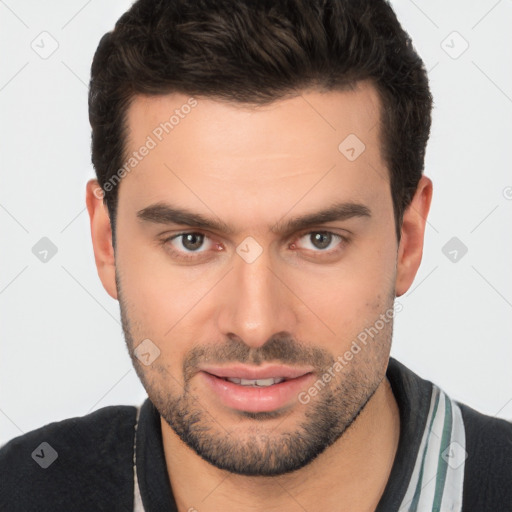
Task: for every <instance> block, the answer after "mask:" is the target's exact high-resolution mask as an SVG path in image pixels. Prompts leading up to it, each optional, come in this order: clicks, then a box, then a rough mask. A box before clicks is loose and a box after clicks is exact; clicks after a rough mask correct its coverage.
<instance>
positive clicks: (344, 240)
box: [161, 230, 350, 261]
mask: <svg viewBox="0 0 512 512" xmlns="http://www.w3.org/2000/svg"><path fill="white" fill-rule="evenodd" d="M313 234H323V235H332V237H333V238H337V239H339V242H338V244H337V246H336V247H337V248H336V249H333V250H317V251H313V252H314V253H317V256H313V257H322V256H325V255H330V256H332V255H334V254H335V253H337V252H339V251H340V250H341V248H340V247H339V246H345V245H346V244H348V243H349V241H350V240H349V238H348V237H346V236H343V235H340V234H338V233H333V232H332V231H326V230H316V231H306V232H304V233H300V234H299V235H297V238H296V239H295V241H294V242H292V243H291V244H289V245H295V244H296V241H298V240H300V239H301V238H304V237H305V236H308V235H313ZM186 235H200V236H202V237H203V241H204V240H206V239H209V237H208V235H206V234H205V233H202V232H200V231H185V232H182V233H177V234H175V235H172V236H170V237H167V238H165V239H163V240H162V241H161V243H162V245H163V246H165V247H166V250H168V251H169V252H170V253H171V254H172V255H173V257H176V258H177V259H180V260H184V261H190V260H197V259H198V258H197V255H198V254H202V253H203V252H207V251H199V252H194V251H193V252H189V253H183V252H181V251H178V250H175V249H173V248H170V243H169V242H172V241H173V240H176V239H178V238H180V237H184V236H186ZM214 245H217V246H218V245H220V244H218V243H217V244H215V243H214ZM306 250H308V251H310V249H306Z"/></svg>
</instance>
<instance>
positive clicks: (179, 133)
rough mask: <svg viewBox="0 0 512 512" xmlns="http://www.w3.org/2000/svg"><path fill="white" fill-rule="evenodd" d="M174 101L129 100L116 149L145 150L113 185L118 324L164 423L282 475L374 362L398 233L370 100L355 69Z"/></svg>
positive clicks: (222, 454)
mask: <svg viewBox="0 0 512 512" xmlns="http://www.w3.org/2000/svg"><path fill="white" fill-rule="evenodd" d="M189 100H190V98H189V97H187V96H184V95H179V94H173V95H168V96H163V97H159V98H155V97H152V98H140V97H139V98H136V99H135V100H134V102H133V104H132V106H131V107H130V110H129V115H128V127H129V134H128V140H127V150H128V153H129V154H131V153H132V152H133V151H139V148H140V147H141V146H143V145H146V147H149V148H150V149H149V150H148V151H147V152H146V151H144V150H143V151H142V152H140V151H139V155H138V157H137V158H138V160H137V164H136V165H133V168H132V170H130V172H129V173H128V174H127V175H126V176H125V177H124V178H123V179H122V181H121V183H120V185H119V191H118V192H119V203H118V210H117V221H116V258H115V263H116V283H117V290H118V297H119V299H120V304H121V314H122V320H123V328H124V331H125V336H126V340H127V344H128V348H129V350H130V354H131V355H132V358H133V362H134V365H135V368H136V371H137V373H138V375H139V377H140V379H141V381H142V383H143V385H144V386H145V388H146V390H147V393H148V396H149V398H150V399H151V401H152V402H153V403H154V404H155V406H156V407H157V409H158V411H159V412H160V414H161V416H162V418H163V419H164V420H165V422H166V423H165V427H166V428H168V427H167V425H169V426H170V427H171V428H172V430H170V429H169V434H168V435H177V436H179V437H180V438H181V439H182V440H183V441H184V442H185V443H186V444H187V445H188V446H189V447H190V448H192V449H193V450H195V451H196V452H197V453H198V454H199V455H200V456H202V457H203V458H204V459H206V460H208V461H209V462H211V463H212V464H214V465H216V466H217V467H219V468H223V469H227V470H229V471H232V472H236V473H240V474H247V475H275V474H282V473H285V472H289V471H293V470H295V469H298V468H300V467H302V466H304V465H305V464H307V463H309V462H310V461H311V460H313V459H314V458H315V457H316V456H317V455H318V454H319V453H321V452H322V451H323V450H324V449H325V448H326V447H327V446H329V445H330V444H332V443H333V442H334V441H335V440H336V439H338V438H339V437H340V436H341V435H342V434H343V432H344V431H345V429H346V428H347V427H348V426H349V425H350V424H351V423H352V421H353V420H354V419H355V417H356V416H357V414H358V413H359V412H360V410H361V409H362V408H363V407H364V405H365V404H366V403H367V401H368V400H369V399H370V398H371V396H372V395H373V393H374V392H375V390H376V389H377V387H378V386H379V384H380V382H381V381H382V379H383V377H384V375H385V371H386V367H387V362H388V356H389V350H390V344H391V332H392V322H391V320H390V319H389V318H390V311H392V308H393V300H394V296H395V278H396V260H397V240H396V235H395V225H394V215H393V204H392V198H391V194H390V186H389V177H388V176H389V173H388V170H387V169H386V167H385V165H384V162H383V159H382V157H381V151H380V148H381V146H380V126H379V108H380V103H379V99H378V95H377V92H376V90H375V89H374V88H373V87H372V86H370V85H368V84H360V85H359V87H358V89H357V90H355V91H348V92H329V93H320V92H304V93H303V94H302V95H301V96H298V97H295V98H292V99H287V100H283V101H277V102H275V103H273V104H271V105H268V106H265V107H257V108H253V109H249V108H242V107H241V106H240V105H237V104H233V103H221V102H217V101H213V100H211V99H202V98H196V100H197V104H195V103H191V102H190V101H189ZM192 104H195V106H192V107H190V108H187V107H183V106H184V105H189V106H190V105H192ZM176 109H178V111H179V112H178V113H177V114H176V117H175V118H174V119H173V120H172V128H169V125H167V130H168V131H169V133H166V131H165V130H164V129H163V128H162V126H161V123H165V122H166V121H169V119H170V117H171V115H173V114H174V113H175V110H176ZM177 119H179V121H176V120H177ZM159 127H160V129H158V128H159ZM148 136H149V137H150V138H151V140H152V141H153V142H150V141H149V139H148ZM347 137H348V139H347ZM356 137H357V138H356ZM159 139H161V140H159ZM345 139H346V141H345ZM344 141H345V142H344ZM340 144H341V146H340ZM362 144H364V147H363V145H362ZM363 148H364V150H363ZM141 153H147V154H146V156H142V155H141ZM132 164H133V161H132ZM171 210H174V212H173V211H171ZM176 210H183V211H186V212H187V213H189V214H193V215H200V216H201V217H202V218H203V219H206V220H208V221H210V225H208V226H206V225H201V224H200V223H199V222H196V221H194V220H192V225H188V224H186V223H185V219H184V218H183V216H182V217H181V218H178V216H176V215H175V214H176ZM325 210H330V211H331V213H333V211H334V212H335V213H336V212H337V215H327V216H324V217H323V218H322V217H321V218H318V219H316V220H315V221H314V222H312V223H310V224H304V223H302V224H297V223H295V224H294V221H295V220H297V219H299V218H303V217H305V216H311V215H315V214H318V213H320V212H324V211H325ZM173 218H174V220H175V222H174V223H173V222H172V220H173ZM188 221H190V219H188V220H187V222H188ZM381 315H386V318H387V319H388V320H387V321H386V322H383V321H382V316H381ZM379 319H381V320H380V322H379ZM372 328H373V329H372ZM365 329H367V330H366V331H365ZM363 332H366V333H367V336H366V338H367V339H366V342H365V343H363V342H362V341H361V340H362V339H363V338H364V336H361V333H363ZM368 332H372V335H371V336H369V335H368ZM358 336H359V338H358ZM143 340H151V341H150V342H148V341H145V342H144V343H145V345H142V346H143V347H145V349H144V350H143V352H144V353H146V354H149V356H148V355H145V356H143V357H142V360H143V361H145V362H150V361H152V362H151V363H150V364H147V365H146V364H143V363H142V362H141V361H140V360H139V359H138V358H137V357H135V355H134V353H133V350H134V348H135V347H137V346H138V345H139V344H140V343H141V342H142V341H143ZM353 342H356V343H357V346H358V347H359V350H357V349H356V348H354V343H353ZM155 346H156V347H157V348H158V350H159V351H160V353H159V355H158V357H156V359H154V360H153V357H154V356H155V355H156V354H157V351H156V350H155ZM148 347H149V350H148ZM351 350H352V354H353V357H352V358H350V356H348V357H347V356H346V355H345V354H346V352H347V351H349V352H350V351H351ZM336 361H338V362H339V365H335V362H336ZM326 374H328V375H330V378H329V377H325V375H326ZM227 378H231V379H232V381H228V380H227ZM271 378H277V382H276V381H272V380H269V379H271ZM282 378H285V380H284V381H283V382H279V380H280V379H282ZM237 379H245V380H244V381H242V380H240V381H239V383H238V381H237ZM254 379H258V382H254ZM319 379H320V380H322V379H324V380H323V381H322V382H323V385H319V384H318V382H317V381H318V380H319ZM246 381H248V382H246ZM272 382H274V383H273V384H272ZM315 383H317V384H316V387H315ZM312 387H313V388H315V389H316V392H315V391H311V388H312ZM299 398H300V399H299Z"/></svg>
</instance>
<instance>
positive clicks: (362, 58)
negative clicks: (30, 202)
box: [0, 0, 512, 512]
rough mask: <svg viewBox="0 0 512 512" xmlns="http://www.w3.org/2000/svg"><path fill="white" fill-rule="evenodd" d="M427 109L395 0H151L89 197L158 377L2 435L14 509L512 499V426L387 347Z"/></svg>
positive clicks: (120, 82)
mask: <svg viewBox="0 0 512 512" xmlns="http://www.w3.org/2000/svg"><path fill="white" fill-rule="evenodd" d="M431 107H432V98H431V95H430V91H429V87H428V81H427V76H426V72H425V69H424V66H423V64H422V62H421V60H420V58H419V57H418V55H417V54H416V53H415V51H414V49H413V47H412V44H411V42H410V39H409V38H408V36H407V34H406V33H405V32H404V31H403V30H402V29H401V27H400V25H399V23H398V21H397V19H396V17H395V15H394V13H393V12H392V10H391V8H390V7H389V5H388V4H387V3H386V2H384V1H383V0H381V1H375V0H373V1H366V2H349V1H346V0H323V1H315V2H306V1H301V0H294V1H284V0H279V1H276V0H274V1H272V2H267V1H261V0H260V1H258V2H252V1H250V0H237V1H236V2H235V1H228V0H224V1H220V0H205V1H203V2H197V3H195V2H185V1H183V0H172V1H167V2H164V1H155V0H139V1H138V2H136V3H135V4H134V5H133V7H132V8H131V9H130V10H129V11H128V12H127V13H126V14H125V15H124V16H122V18H121V19H120V20H119V21H118V23H117V25H116V28H115V30H114V31H113V32H111V33H108V34H106V35H105V36H104V38H103V39H102V40H101V42H100V45H99V47H98V50H97V52H96V55H95V58H94V62H93V65H92V77H91V86H90V102H89V108H90V120H91V125H92V160H93V164H94V166H95V169H96V173H97V180H91V181H90V182H89V183H88V184H87V207H88V211H89V215H90V220H91V232H92V241H93V246H94V253H95V260H96V265H97V268H98V273H99V277H100V279H101V281H102V283H103V286H104V287H105V289H106V291H107V292H108V293H109V294H110V295H111V296H112V297H114V298H116V299H118V300H119V303H120V310H121V318H122V322H123V330H124V334H125V338H126V343H127V347H128V350H129V353H130V356H131V358H132V360H133V364H134V367H135V369H136V371H137V374H138V376H139V378H140V379H141V381H142V383H143V385H144V387H145V389H146V390H147V393H148V399H147V400H146V401H145V402H144V404H143V405H142V406H141V407H140V408H136V407H129V406H119V407H105V408H103V409H101V410H99V411H96V412H94V413H92V414H90V415H88V416H84V417H82V418H72V419H68V420H65V421H62V422H58V423H52V424H50V425H47V426H45V427H42V428H40V429H37V430H35V431H32V432H30V433H28V434H26V435H24V436H20V437H18V438H16V439H14V440H12V441H11V442H9V443H8V444H7V445H6V446H5V447H3V448H2V449H1V450H0V461H1V462H0V468H1V472H2V488H1V495H0V505H1V506H2V507H3V509H5V510H52V511H60V510H63V511H64V510H66V511H67V510H109V511H110V510H129V511H131V510H137V511H141V510H146V511H160V510H162V511H163V510H175V511H176V510H177V511H179V512H184V511H196V510H197V511H199V512H203V511H205V512H206V511H231V510H233V511H235V510H236V511H268V510H285V511H294V510H306V511H309V512H314V511H320V510H322V511H323V510H332V511H340V512H341V511H374V510H378V511H395V510H421V511H426V510H428V511H430V510H443V511H444V510H450V511H461V510H464V511H474V510H512V485H511V484H512V425H510V424H509V423H507V422H506V421H504V420H499V419H495V418H491V417H488V416H484V415H482V414H479V413H478V412H476V411H474V410H472V409H471V408H469V407H468V406H466V405H463V404H459V403H457V402H455V401H454V400H452V399H451V398H450V397H449V396H447V395H446V394H445V393H444V392H443V391H442V390H441V389H439V388H438V387H437V386H436V385H434V384H432V383H430V382H428V381H426V380H423V379H421V378H420V377H418V376H417V375H415V374H414V373H412V372H411V371H410V370H408V369H407V368H405V367H404V366H403V365H401V364H400V363H399V362H397V361H395V360H393V359H390V357H389V354H390V347H391V339H392V326H393V317H394V314H395V312H396V311H398V310H399V308H400V304H399V302H395V299H396V297H400V296H401V295H403V294H404V293H405V292H406V291H407V290H408V289H409V287H410V286H411V283H412V281H413V279H414V277H415V275H416V272H417V270H418V267H419V265H420V261H421V256H422V250H423V238H424V230H425V223H426V218H427V215H428V211H429V206H430V201H431V196H432V183H431V181H430V180H429V179H428V178H427V177H425V176H423V175H422V172H423V162H424V154H425V146H426V143H427V140H428V136H429V130H430V120H431V118H430V112H431ZM3 509H2V510H3Z"/></svg>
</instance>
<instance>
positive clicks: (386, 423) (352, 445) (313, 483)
mask: <svg viewBox="0 0 512 512" xmlns="http://www.w3.org/2000/svg"><path fill="white" fill-rule="evenodd" d="M161 424H162V436H163V446H164V451H165V459H166V464H167V470H168V473H169V475H170V484H171V487H172V490H173V494H174V498H175V500H176V504H177V506H178V511H179V512H193V511H194V510H196V511H200V512H214V511H218V510H224V511H226V512H230V511H236V512H249V511H251V512H254V511H256V510H266V511H272V510H311V511H313V510H337V511H339V512H345V511H346V512H348V511H353V510H358V511H374V510H375V508H376V506H377V504H378V502H379V500H380V498H381V496H382V494H383V492H384V489H385V487H386V484H387V481H388V478H389V475H390V472H391V468H392V466H393V461H394V458H395V454H396V451H397V446H398V440H399V436H400V419H399V410H398V405H397V403H396V400H395V397H394V396H393V393H392V391H391V386H390V384H389V382H388V380H387V379H386V378H384V379H383V381H382V382H381V384H380V386H379V387H378V389H377V391H376V392H375V393H374V395H373V396H372V398H371V399H370V400H369V401H368V403H367V404H366V406H365V407H364V409H363V410H362V411H361V413H360V414H359V416H358V417H357V418H356V419H355V421H354V422H353V423H352V425H351V426H350V427H349V428H348V429H347V431H346V432H345V433H344V434H343V435H342V437H341V438H340V439H338V441H336V442H335V443H334V444H333V445H332V446H330V447H329V448H328V449H327V450H325V451H324V452H323V453H322V454H321V455H319V456H318V457H317V458H316V459H315V460H314V461H312V462H311V463H310V464H308V465H307V466H305V467H303V468H302V469H300V470H297V471H295V472H293V473H289V474H285V475H282V476H277V477H247V476H240V475H235V474H233V473H229V472H227V471H223V470H220V469H218V468H216V467H214V466H212V465H211V464H209V463H208V462H206V461H204V460H203V459H202V458H200V457H199V456H198V455H197V454H196V453H195V452H193V451H192V450H191V449H190V448H188V447H187V446H186V445H184V444H183V443H182V442H181V440H180V439H179V438H178V437H177V436H176V435H175V434H174V432H173V431H172V429H171V428H170V427H169V425H167V423H166V422H165V421H164V420H163V419H162V418H161Z"/></svg>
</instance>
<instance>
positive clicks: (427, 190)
mask: <svg viewBox="0 0 512 512" xmlns="http://www.w3.org/2000/svg"><path fill="white" fill-rule="evenodd" d="M431 201H432V181H431V180H430V179H429V178H427V177H426V176H422V178H421V179H420V181H419V183H418V187H417V189H416V193H415V194H414V197H413V199H412V201H411V204H410V205H409V206H408V207H407V209H406V210H405V212H404V216H403V222H402V229H401V239H400V245H399V247H398V259H397V274H396V282H395V294H396V296H397V297H400V296H401V295H403V294H404V293H405V292H407V290H408V289H409V288H410V286H411V284H412V282H413V281H414V277H415V276H416V273H417V271H418V268H419V266H420V263H421V258H422V255H423V241H424V237H425V227H426V224H427V215H428V212H429V209H430V203H431Z"/></svg>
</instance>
